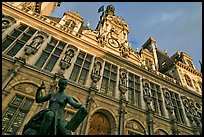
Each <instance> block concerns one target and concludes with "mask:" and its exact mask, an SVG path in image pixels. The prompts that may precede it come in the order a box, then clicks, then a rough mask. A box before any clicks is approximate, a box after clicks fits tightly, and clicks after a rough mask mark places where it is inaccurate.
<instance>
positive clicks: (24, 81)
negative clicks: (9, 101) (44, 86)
mask: <svg viewBox="0 0 204 137" xmlns="http://www.w3.org/2000/svg"><path fill="white" fill-rule="evenodd" d="M19 84H31V85H34V86H36V87H40V84H39V85H37V84H36V83H34V82H33V81H31V80H23V81H17V82H15V83H12V84H9V85H8V86H9V89H8V91H11V90H12V89H13V88H14V87H15V86H17V85H19ZM36 91H37V90H36ZM42 95H46V93H45V91H44V90H42Z"/></svg>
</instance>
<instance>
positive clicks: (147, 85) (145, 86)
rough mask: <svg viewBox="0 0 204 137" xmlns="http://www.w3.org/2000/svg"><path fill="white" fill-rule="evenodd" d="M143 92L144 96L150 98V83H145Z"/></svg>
mask: <svg viewBox="0 0 204 137" xmlns="http://www.w3.org/2000/svg"><path fill="white" fill-rule="evenodd" d="M143 88H144V89H143V92H144V96H146V97H150V96H151V95H150V87H149V84H148V83H144V85H143Z"/></svg>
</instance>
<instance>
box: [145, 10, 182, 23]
mask: <svg viewBox="0 0 204 137" xmlns="http://www.w3.org/2000/svg"><path fill="white" fill-rule="evenodd" d="M183 15H184V13H183V12H182V11H176V12H160V13H158V14H156V15H153V16H152V17H150V19H149V20H147V23H148V26H149V27H154V26H155V25H163V24H171V23H173V22H175V21H176V20H177V19H179V18H181V17H182V16H183Z"/></svg>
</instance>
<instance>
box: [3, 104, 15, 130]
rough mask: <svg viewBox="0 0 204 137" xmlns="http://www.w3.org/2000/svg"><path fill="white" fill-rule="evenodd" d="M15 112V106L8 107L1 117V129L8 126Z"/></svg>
mask: <svg viewBox="0 0 204 137" xmlns="http://www.w3.org/2000/svg"><path fill="white" fill-rule="evenodd" d="M15 112H16V108H13V107H9V108H8V110H7V112H6V114H5V115H4V117H3V119H2V131H4V130H5V129H6V128H7V127H8V126H9V123H10V121H11V119H12V117H13V115H14V113H15Z"/></svg>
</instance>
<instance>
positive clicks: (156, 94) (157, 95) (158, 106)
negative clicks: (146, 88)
mask: <svg viewBox="0 0 204 137" xmlns="http://www.w3.org/2000/svg"><path fill="white" fill-rule="evenodd" d="M150 86H151V93H152V99H153V100H152V103H153V106H154V111H155V113H156V114H159V115H162V116H164V115H165V114H164V106H163V101H162V97H161V90H160V86H159V85H157V84H154V83H152V82H150Z"/></svg>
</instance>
